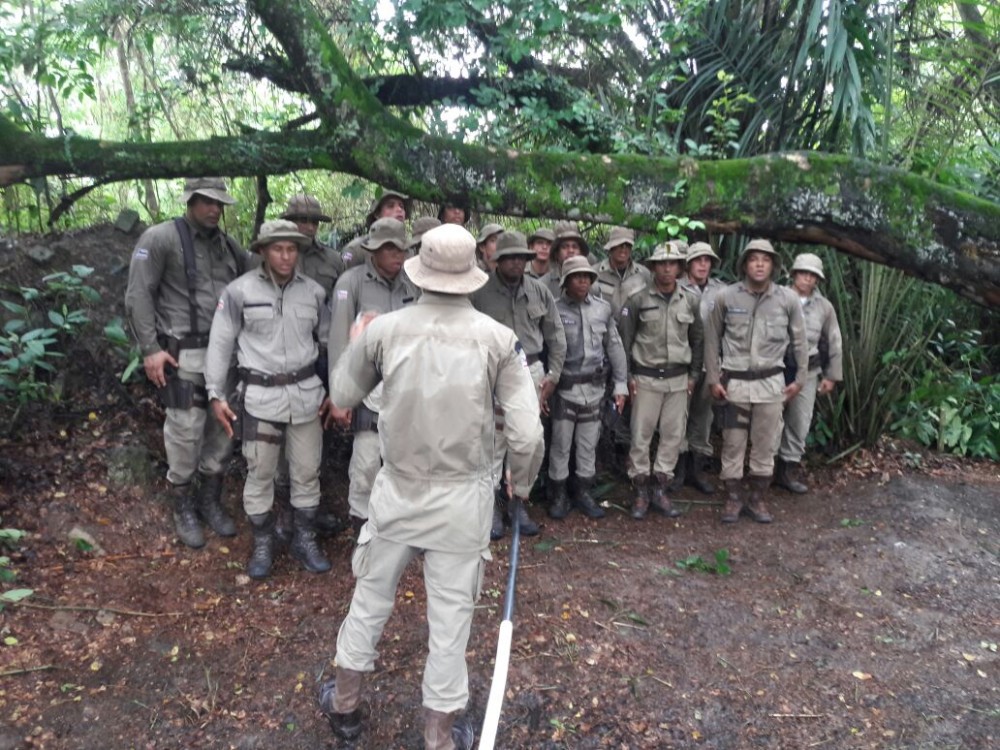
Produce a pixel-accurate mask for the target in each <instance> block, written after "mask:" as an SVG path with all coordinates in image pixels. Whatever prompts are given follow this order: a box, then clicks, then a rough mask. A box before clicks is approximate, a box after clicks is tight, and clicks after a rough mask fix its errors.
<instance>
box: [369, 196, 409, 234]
mask: <svg viewBox="0 0 1000 750" xmlns="http://www.w3.org/2000/svg"><path fill="white" fill-rule="evenodd" d="M390 198H399V199H400V200H401V201H403V211H405V212H406V215H407V216H409V215H410V209H411V208H413V201H411V200H410V196H408V195H406V194H405V193H397V192H396V191H395V190H383V191H382V194H381V195H380V196H379V197H378V198H376V199H375V200H373V201H372V204H371V206H370V207H369V209H368V215H367V216H366V217H365V224H367V225H368V226H371V225H372V224H374V223H375V222H376V221H377V220H378V211H379V209H380V208H382V204H383V203H385V202H386V201H387V200H389V199H390ZM387 218H388V217H387Z"/></svg>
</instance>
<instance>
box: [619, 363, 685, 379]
mask: <svg viewBox="0 0 1000 750" xmlns="http://www.w3.org/2000/svg"><path fill="white" fill-rule="evenodd" d="M688 369H689V367H688V366H687V365H670V366H669V367H644V366H643V365H632V374H633V375H645V376H646V377H648V378H661V379H662V378H676V377H677V376H678V375H687V372H688Z"/></svg>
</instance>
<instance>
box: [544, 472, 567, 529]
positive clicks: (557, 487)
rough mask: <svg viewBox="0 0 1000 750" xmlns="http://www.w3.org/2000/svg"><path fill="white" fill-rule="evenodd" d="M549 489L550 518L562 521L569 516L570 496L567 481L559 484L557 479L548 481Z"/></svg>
mask: <svg viewBox="0 0 1000 750" xmlns="http://www.w3.org/2000/svg"><path fill="white" fill-rule="evenodd" d="M548 489H549V518H555V519H556V520H560V519H563V518H565V517H566V516H568V515H569V510H570V508H569V496H567V494H566V480H565V479H563V480H562V481H559V482H557V481H556V480H555V479H550V480H549V481H548Z"/></svg>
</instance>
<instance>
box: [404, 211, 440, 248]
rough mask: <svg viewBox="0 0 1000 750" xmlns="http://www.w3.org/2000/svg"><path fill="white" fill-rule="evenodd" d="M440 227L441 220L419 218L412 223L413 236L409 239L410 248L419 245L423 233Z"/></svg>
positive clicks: (431, 217) (430, 217) (428, 217)
mask: <svg viewBox="0 0 1000 750" xmlns="http://www.w3.org/2000/svg"><path fill="white" fill-rule="evenodd" d="M439 226H441V220H440V219H435V218H434V217H433V216H421V217H420V218H419V219H417V220H416V221H414V222H413V236H412V237H411V238H410V247H415V246H417V245H419V244H420V240H421V238H422V237H423V235H424V233H425V232H429V231H431V230H432V229H434V228H435V227H439Z"/></svg>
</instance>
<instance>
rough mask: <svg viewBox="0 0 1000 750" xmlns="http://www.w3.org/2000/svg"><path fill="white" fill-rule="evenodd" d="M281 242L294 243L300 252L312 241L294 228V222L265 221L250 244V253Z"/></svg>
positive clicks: (281, 220)
mask: <svg viewBox="0 0 1000 750" xmlns="http://www.w3.org/2000/svg"><path fill="white" fill-rule="evenodd" d="M282 240H285V241H288V242H294V243H295V244H296V245H298V246H299V249H300V250H301V249H302V248H304V247H306V246H307V245H309V244H310V243H312V239H310V238H309V237H306V236H305V235H304V234H302V233H300V232H299V228H298V227H297V226H295V224H294V222H291V221H286V220H285V219H275V220H274V221H265V222H264V223H263V224H261V225H260V234H258V235H257V239H255V240H254V241H253V242H251V243H250V252H256V251H259V250H262V249H264V248H265V247H267V246H268V245H270V244H272V243H275V242H281V241H282Z"/></svg>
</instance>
